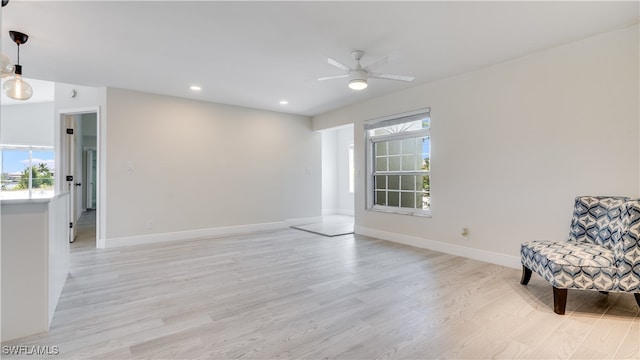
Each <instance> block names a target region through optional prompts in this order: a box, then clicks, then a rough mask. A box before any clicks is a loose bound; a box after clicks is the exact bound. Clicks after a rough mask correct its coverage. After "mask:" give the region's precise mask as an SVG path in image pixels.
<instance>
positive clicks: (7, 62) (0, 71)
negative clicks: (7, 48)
mask: <svg viewBox="0 0 640 360" xmlns="http://www.w3.org/2000/svg"><path fill="white" fill-rule="evenodd" d="M11 75H13V64H12V63H11V59H10V58H9V57H8V56H7V55H5V54H4V53H0V77H2V78H6V77H7V76H11Z"/></svg>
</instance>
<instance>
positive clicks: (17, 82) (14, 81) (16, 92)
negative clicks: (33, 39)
mask: <svg viewBox="0 0 640 360" xmlns="http://www.w3.org/2000/svg"><path fill="white" fill-rule="evenodd" d="M9 36H11V40H13V41H14V42H15V43H16V45H18V61H17V62H16V64H15V65H14V66H12V68H13V78H11V79H9V80H7V81H5V83H4V84H3V85H2V91H3V92H4V93H5V94H7V96H8V97H10V98H12V99H14V100H29V99H30V98H31V96H32V95H33V88H32V87H31V85H29V83H28V82H26V81H24V80H23V79H22V66H21V65H20V45H22V44H25V43H26V42H27V41H28V40H29V35H27V34H25V33H21V32H19V31H13V30H11V31H9ZM4 65H5V64H4V59H3V63H2V66H3V67H2V71H3V77H4V71H5V67H4ZM10 74H11V73H9V75H10Z"/></svg>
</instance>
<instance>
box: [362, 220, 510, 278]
mask: <svg viewBox="0 0 640 360" xmlns="http://www.w3.org/2000/svg"><path fill="white" fill-rule="evenodd" d="M355 233H356V234H359V235H365V236H369V237H374V238H377V239H382V240H386V241H391V242H395V243H400V244H404V245H409V246H414V247H417V248H421V249H428V250H433V251H438V252H442V253H446V254H450V255H456V256H462V257H466V258H469V259H474V260H480V261H484V262H488V263H492V264H496V265H501V266H506V267H510V268H514V269H520V268H522V265H521V264H520V258H519V257H517V256H512V255H505V254H501V253H496V252H492V251H487V250H481V249H474V248H470V247H466V246H460V245H456V244H449V243H444V242H441V241H434V240H428V239H423V238H419V237H415V236H408V235H402V234H396V233H391V232H386V231H381V230H376V229H370V228H366V227H362V226H357V225H356V227H355Z"/></svg>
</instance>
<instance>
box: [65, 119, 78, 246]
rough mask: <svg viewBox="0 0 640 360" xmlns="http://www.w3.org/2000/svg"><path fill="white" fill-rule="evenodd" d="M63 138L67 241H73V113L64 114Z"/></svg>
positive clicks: (74, 180)
mask: <svg viewBox="0 0 640 360" xmlns="http://www.w3.org/2000/svg"><path fill="white" fill-rule="evenodd" d="M63 123H64V129H63V132H64V138H63V145H62V146H63V147H64V155H65V159H64V160H65V161H64V164H63V173H62V174H63V176H64V177H65V182H66V184H67V185H66V188H65V190H67V191H68V192H69V200H70V202H71V203H70V204H69V221H70V223H69V226H70V227H71V231H69V242H74V241H75V239H76V235H77V232H76V227H75V226H74V222H75V218H76V180H79V179H77V177H76V171H75V164H76V156H75V154H76V147H75V145H76V144H75V137H74V136H75V134H74V133H75V127H76V126H75V123H76V119H75V117H74V116H73V115H64V122H63Z"/></svg>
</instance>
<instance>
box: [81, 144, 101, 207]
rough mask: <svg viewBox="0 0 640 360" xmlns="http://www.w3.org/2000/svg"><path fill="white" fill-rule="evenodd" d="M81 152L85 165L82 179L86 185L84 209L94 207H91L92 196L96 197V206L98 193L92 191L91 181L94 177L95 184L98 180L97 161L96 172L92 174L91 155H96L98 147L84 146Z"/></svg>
mask: <svg viewBox="0 0 640 360" xmlns="http://www.w3.org/2000/svg"><path fill="white" fill-rule="evenodd" d="M83 152H84V154H85V156H86V157H85V159H84V164H83V166H85V167H86V171H87V172H86V175H85V177H84V179H82V181H84V182H85V184H87V187H86V189H85V192H84V196H86V197H87V199H86V200H87V201H86V202H85V203H84V206H85V208H86V209H94V210H95V208H94V207H93V197H94V196H95V197H96V207H97V206H98V194H97V193H95V194H94V192H93V186H91V185H92V183H91V181H93V180H94V179H95V181H96V184H97V181H98V163H97V162H96V173H95V174H94V173H93V172H94V171H93V160H94V159H93V157H94V153H95V155H98V149H96V148H95V147H93V146H85V147H84V149H83Z"/></svg>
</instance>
